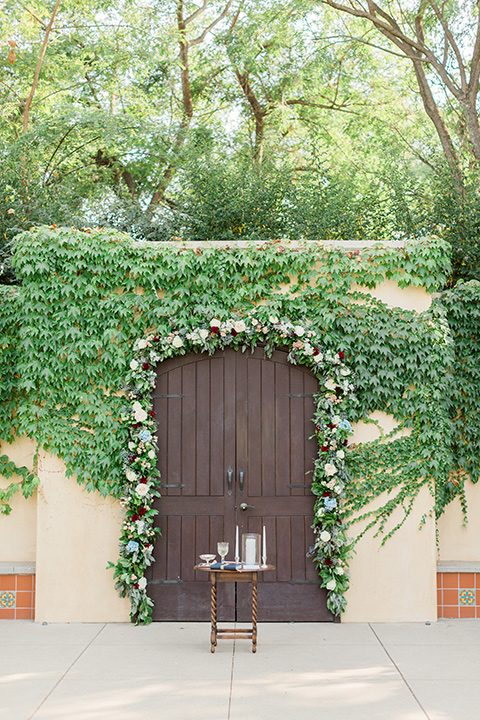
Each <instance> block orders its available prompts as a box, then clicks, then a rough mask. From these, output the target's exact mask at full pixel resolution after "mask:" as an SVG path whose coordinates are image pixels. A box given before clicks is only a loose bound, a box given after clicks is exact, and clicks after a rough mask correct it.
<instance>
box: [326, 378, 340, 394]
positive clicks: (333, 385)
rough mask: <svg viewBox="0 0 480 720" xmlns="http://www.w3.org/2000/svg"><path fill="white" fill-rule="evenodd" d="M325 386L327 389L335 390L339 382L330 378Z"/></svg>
mask: <svg viewBox="0 0 480 720" xmlns="http://www.w3.org/2000/svg"><path fill="white" fill-rule="evenodd" d="M325 387H326V388H327V390H330V392H334V391H335V388H336V387H337V383H336V382H335V380H333V379H332V378H329V379H328V380H327V382H326V383H325Z"/></svg>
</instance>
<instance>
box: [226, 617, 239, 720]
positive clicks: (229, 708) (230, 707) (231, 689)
mask: <svg viewBox="0 0 480 720" xmlns="http://www.w3.org/2000/svg"><path fill="white" fill-rule="evenodd" d="M236 627H237V623H235V628H236ZM236 642H237V641H236V640H235V637H234V639H233V648H232V670H231V673H230V693H229V696H228V711H227V720H230V713H231V711H232V694H233V672H234V666H235V646H236Z"/></svg>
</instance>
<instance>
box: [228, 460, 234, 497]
mask: <svg viewBox="0 0 480 720" xmlns="http://www.w3.org/2000/svg"><path fill="white" fill-rule="evenodd" d="M232 477H233V468H232V466H231V465H230V466H229V468H228V470H227V489H228V494H229V495H231V494H232Z"/></svg>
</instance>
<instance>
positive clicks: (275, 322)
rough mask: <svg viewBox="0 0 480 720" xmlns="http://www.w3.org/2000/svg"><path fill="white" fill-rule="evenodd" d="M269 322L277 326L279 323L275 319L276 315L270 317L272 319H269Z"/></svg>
mask: <svg viewBox="0 0 480 720" xmlns="http://www.w3.org/2000/svg"><path fill="white" fill-rule="evenodd" d="M268 320H269V322H271V323H272V325H276V324H277V323H278V318H277V317H275V315H270V317H269V318H268Z"/></svg>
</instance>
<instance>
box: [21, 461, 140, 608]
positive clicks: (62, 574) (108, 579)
mask: <svg viewBox="0 0 480 720" xmlns="http://www.w3.org/2000/svg"><path fill="white" fill-rule="evenodd" d="M38 475H39V478H40V489H39V496H38V503H37V597H36V616H35V619H36V621H37V622H41V621H49V622H70V621H77V622H105V621H109V622H124V621H127V620H128V615H129V609H130V603H129V602H128V600H127V599H125V598H124V599H122V598H120V597H119V596H118V594H117V592H116V591H115V589H114V582H113V571H112V570H106V566H107V562H108V561H109V560H112V561H114V562H116V560H117V558H118V538H119V536H120V528H121V522H122V516H123V509H122V507H121V506H120V504H119V503H118V502H117V501H114V500H112V499H111V498H102V497H101V496H100V495H99V494H98V493H96V492H95V493H88V492H86V490H85V489H84V488H83V487H80V485H78V483H77V482H76V480H75V479H74V478H71V477H70V478H67V477H66V474H65V465H64V463H63V462H62V461H60V460H59V459H58V458H56V457H53V456H52V455H49V454H48V453H42V452H41V453H40V456H39V461H38Z"/></svg>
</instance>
